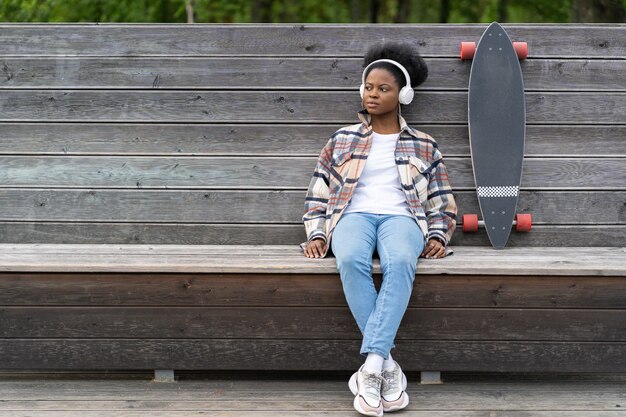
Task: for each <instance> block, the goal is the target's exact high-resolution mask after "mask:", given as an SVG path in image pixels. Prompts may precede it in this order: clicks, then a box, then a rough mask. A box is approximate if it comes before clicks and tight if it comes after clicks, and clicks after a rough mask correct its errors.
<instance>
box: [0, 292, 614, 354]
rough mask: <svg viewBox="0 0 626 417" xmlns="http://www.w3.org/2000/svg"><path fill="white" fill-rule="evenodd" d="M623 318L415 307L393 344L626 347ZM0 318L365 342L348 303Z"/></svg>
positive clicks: (95, 330) (61, 325)
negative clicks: (623, 344) (525, 343)
mask: <svg viewBox="0 0 626 417" xmlns="http://www.w3.org/2000/svg"><path fill="white" fill-rule="evenodd" d="M625 293H626V291H625ZM622 295H624V293H623V294H622ZM624 304H626V303H624ZM625 313H626V310H615V309H613V310H605V309H602V310H593V309H589V308H584V309H574V310H569V309H566V310H563V309H555V308H551V309H495V308H487V309H476V308H471V309H470V308H458V309H448V308H436V309H433V308H419V309H418V308H409V309H408V310H407V311H406V313H405V315H404V317H403V319H402V324H401V325H400V328H399V330H398V334H397V336H396V338H395V340H396V341H400V340H461V341H462V340H477V341H478V340H482V341H496V340H502V341H510V340H534V341H559V342H566V341H568V342H600V341H601V342H626V321H625V320H624V314H625ZM0 318H1V319H2V323H3V325H2V328H0V338H42V339H45V338H60V339H72V338H136V339H198V338H202V339H273V338H278V339H314V340H329V339H332V340H360V338H361V333H360V331H359V329H358V327H357V326H356V323H355V321H354V318H353V316H352V314H351V313H350V310H349V309H348V306H347V305H344V306H343V307H282V306H280V305H276V306H273V307H250V308H241V307H214V308H211V307H194V306H187V307H141V308H139V307H117V308H110V307H82V308H75V307H35V306H30V307H1V308H0Z"/></svg>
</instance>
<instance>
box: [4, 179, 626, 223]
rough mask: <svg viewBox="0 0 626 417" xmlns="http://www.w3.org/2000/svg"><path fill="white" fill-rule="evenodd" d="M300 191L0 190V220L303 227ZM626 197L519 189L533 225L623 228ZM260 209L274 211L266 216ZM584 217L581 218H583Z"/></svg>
mask: <svg viewBox="0 0 626 417" xmlns="http://www.w3.org/2000/svg"><path fill="white" fill-rule="evenodd" d="M304 194H305V192H304V191H303V190H298V191H296V190H287V191H283V190H260V191H254V190H206V191H205V190H106V189H30V188H29V189H12V188H11V189H0V219H1V220H4V221H7V220H15V221H26V222H30V221H66V222H86V221H88V222H103V221H106V222H110V221H116V222H139V223H142V222H143V223H157V222H168V223H169V222H172V223H212V224H218V223H247V224H299V225H301V224H302V213H303V207H304ZM454 194H455V199H456V202H457V205H458V208H459V213H458V214H459V215H458V219H457V222H458V223H459V224H461V223H462V215H463V214H465V213H478V210H479V208H478V200H477V197H476V193H475V192H474V191H472V190H468V191H456V192H455V193H454ZM625 203H626V193H624V192H615V191H586V192H585V191H522V192H521V193H520V200H519V203H518V212H522V213H528V212H532V215H533V224H535V225H540V224H550V225H556V224H580V225H585V224H597V225H600V224H604V225H623V224H626V210H625V209H624V204H625ZM267 207H275V209H274V210H272V211H271V212H268V210H267ZM583 213H584V214H583Z"/></svg>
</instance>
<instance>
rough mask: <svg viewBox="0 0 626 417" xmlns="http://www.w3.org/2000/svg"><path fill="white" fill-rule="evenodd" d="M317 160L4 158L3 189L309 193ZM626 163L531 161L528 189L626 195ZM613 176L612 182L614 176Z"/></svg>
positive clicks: (456, 181) (458, 175) (458, 170)
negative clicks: (606, 191)
mask: <svg viewBox="0 0 626 417" xmlns="http://www.w3.org/2000/svg"><path fill="white" fill-rule="evenodd" d="M316 162H317V158H311V157H280V156H270V157H255V156H240V157H158V156H145V157H143V156H142V157H139V156H129V157H121V156H100V155H98V156H65V157H63V156H15V155H11V156H0V166H2V167H3V169H2V170H1V171H0V184H2V186H0V188H7V187H10V188H15V187H33V188H42V187H69V188H86V187H95V188H127V189H158V188H160V189H176V188H179V189H180V188H184V189H206V190H208V189H216V188H219V189H248V190H253V189H266V190H267V189H278V188H280V189H284V190H290V189H292V190H293V189H300V190H306V189H307V187H308V185H309V183H310V181H311V176H312V174H313V171H314V168H315V164H316ZM444 162H445V165H446V168H447V169H448V171H449V175H450V183H451V184H452V187H453V189H454V190H462V189H466V190H468V189H474V187H475V184H474V178H473V175H472V164H471V161H470V159H469V158H457V157H449V158H445V159H444ZM625 168H626V158H593V159H592V158H583V157H576V158H545V159H544V158H526V159H525V161H524V171H523V178H522V189H544V190H547V189H554V190H568V189H569V190H572V191H574V190H577V191H578V190H585V191H593V190H611V189H613V190H624V184H626V169H625ZM609 172H610V173H611V175H607V173H609Z"/></svg>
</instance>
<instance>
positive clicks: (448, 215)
mask: <svg viewBox="0 0 626 417" xmlns="http://www.w3.org/2000/svg"><path fill="white" fill-rule="evenodd" d="M424 210H425V212H426V217H427V218H428V239H432V238H435V239H439V240H440V241H441V242H442V243H443V244H444V245H446V246H447V245H448V243H449V242H450V239H451V238H452V234H453V233H454V230H455V228H456V215H457V207H456V201H455V199H454V195H453V194H452V187H451V186H450V181H449V179H448V170H447V169H446V166H445V164H444V163H443V156H442V155H441V152H439V150H438V149H437V148H435V149H434V150H433V168H432V174H431V176H430V182H429V183H428V200H427V202H426V205H425V207H424Z"/></svg>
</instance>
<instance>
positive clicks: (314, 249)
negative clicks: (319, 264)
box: [304, 238, 325, 258]
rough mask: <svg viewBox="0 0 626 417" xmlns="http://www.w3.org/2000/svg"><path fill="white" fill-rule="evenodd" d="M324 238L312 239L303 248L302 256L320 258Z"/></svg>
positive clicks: (322, 251)
mask: <svg viewBox="0 0 626 417" xmlns="http://www.w3.org/2000/svg"><path fill="white" fill-rule="evenodd" d="M324 246H325V242H324V239H319V238H318V239H313V240H312V241H310V242H309V243H308V244H307V245H306V248H305V249H304V256H306V257H307V258H321V257H322V256H323V253H324Z"/></svg>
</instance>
